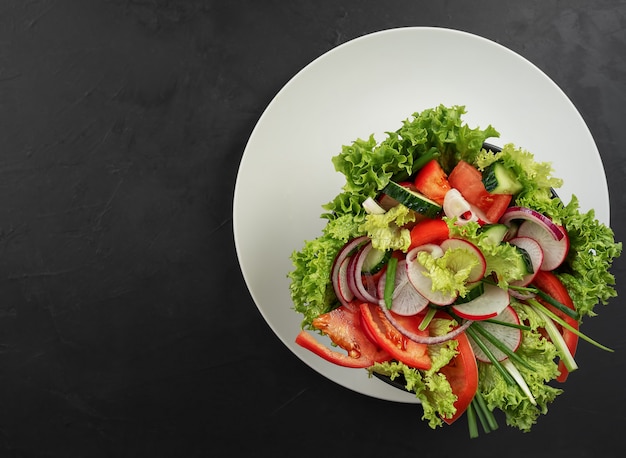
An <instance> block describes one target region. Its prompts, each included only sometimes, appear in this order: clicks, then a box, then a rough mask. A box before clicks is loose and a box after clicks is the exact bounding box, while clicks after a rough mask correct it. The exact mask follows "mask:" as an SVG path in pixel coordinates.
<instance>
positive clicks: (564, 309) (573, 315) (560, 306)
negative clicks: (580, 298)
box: [536, 289, 580, 320]
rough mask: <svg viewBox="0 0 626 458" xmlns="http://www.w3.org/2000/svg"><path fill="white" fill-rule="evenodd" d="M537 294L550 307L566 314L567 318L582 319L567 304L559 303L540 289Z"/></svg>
mask: <svg viewBox="0 0 626 458" xmlns="http://www.w3.org/2000/svg"><path fill="white" fill-rule="evenodd" d="M536 293H537V294H538V295H539V296H541V298H542V299H543V300H545V301H546V302H548V303H549V304H550V305H552V306H554V307H555V308H557V309H558V310H560V311H561V312H563V313H564V314H566V315H567V316H569V317H570V318H573V319H575V320H579V319H580V314H579V313H578V312H577V311H576V310H573V309H571V308H569V307H568V306H567V305H565V304H561V303H560V302H559V301H557V300H556V299H554V298H553V297H552V296H550V295H548V294H546V293H544V292H543V291H541V290H540V289H537V291H536Z"/></svg>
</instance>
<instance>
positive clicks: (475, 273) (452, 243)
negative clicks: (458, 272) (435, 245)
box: [441, 238, 487, 283]
mask: <svg viewBox="0 0 626 458" xmlns="http://www.w3.org/2000/svg"><path fill="white" fill-rule="evenodd" d="M457 248H460V249H463V250H467V252H468V253H469V254H470V255H471V256H474V257H475V258H476V260H477V261H478V264H477V265H476V266H474V267H473V268H472V270H471V272H470V275H469V277H468V279H467V283H474V282H476V281H478V280H481V279H482V278H483V277H484V276H485V271H486V270H487V261H485V256H484V255H483V253H482V252H481V251H480V249H478V247H477V246H476V245H474V244H473V243H471V242H468V241H467V240H463V239H456V238H451V239H446V240H444V241H443V242H442V243H441V249H442V250H443V251H444V253H445V252H446V251H447V250H450V249H457ZM463 267H464V266H458V268H459V269H462V268H463Z"/></svg>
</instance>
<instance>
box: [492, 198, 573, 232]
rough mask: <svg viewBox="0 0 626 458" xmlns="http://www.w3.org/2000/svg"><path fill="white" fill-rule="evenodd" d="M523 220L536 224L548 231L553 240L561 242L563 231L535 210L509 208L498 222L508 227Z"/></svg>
mask: <svg viewBox="0 0 626 458" xmlns="http://www.w3.org/2000/svg"><path fill="white" fill-rule="evenodd" d="M515 219H523V220H526V221H532V222H533V223H536V224H538V225H539V226H540V227H542V228H543V229H545V230H546V231H548V233H550V234H551V235H552V237H553V238H554V239H555V240H561V239H562V238H563V237H565V234H564V233H563V231H562V230H561V229H560V228H559V226H557V225H556V224H554V222H552V220H551V219H550V218H548V217H547V216H546V215H544V214H542V213H539V212H538V211H536V210H533V209H532V208H528V207H517V206H516V207H509V208H507V209H506V211H505V212H504V214H503V215H502V218H500V222H501V223H503V224H506V225H508V224H509V223H510V222H511V221H512V220H515Z"/></svg>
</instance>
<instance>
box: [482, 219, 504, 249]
mask: <svg viewBox="0 0 626 458" xmlns="http://www.w3.org/2000/svg"><path fill="white" fill-rule="evenodd" d="M508 231H509V227H508V226H507V225H506V224H485V225H484V226H483V227H482V228H481V230H480V232H481V233H482V234H486V235H487V237H485V241H487V242H489V243H491V244H493V245H498V244H499V243H500V242H502V241H503V240H504V237H506V234H507V232H508Z"/></svg>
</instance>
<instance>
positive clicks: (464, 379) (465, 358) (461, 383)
mask: <svg viewBox="0 0 626 458" xmlns="http://www.w3.org/2000/svg"><path fill="white" fill-rule="evenodd" d="M435 318H445V319H450V317H449V316H448V315H447V314H445V313H444V312H437V315H435ZM455 339H456V341H457V342H458V346H457V355H456V356H455V357H454V358H453V359H452V361H450V362H449V363H448V364H447V365H446V366H444V367H442V368H441V369H440V370H439V372H441V373H442V374H444V375H445V376H446V379H448V382H449V383H450V386H451V387H452V392H453V393H454V394H456V396H457V400H456V402H455V403H454V407H456V413H455V414H454V415H453V416H452V417H451V418H443V421H445V422H446V423H447V424H449V425H451V424H452V423H454V422H455V421H456V420H457V419H458V418H459V417H461V416H462V415H463V413H465V411H466V410H467V407H468V406H469V405H470V403H471V402H472V399H474V395H475V394H476V390H477V389H478V365H477V364H476V356H475V355H474V350H472V345H471V344H470V342H469V339H468V337H467V335H466V334H465V333H462V334H459V335H458V336H456V338H455Z"/></svg>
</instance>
